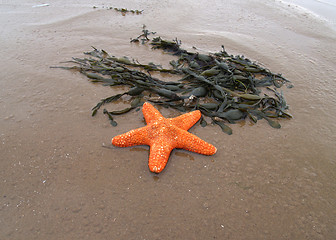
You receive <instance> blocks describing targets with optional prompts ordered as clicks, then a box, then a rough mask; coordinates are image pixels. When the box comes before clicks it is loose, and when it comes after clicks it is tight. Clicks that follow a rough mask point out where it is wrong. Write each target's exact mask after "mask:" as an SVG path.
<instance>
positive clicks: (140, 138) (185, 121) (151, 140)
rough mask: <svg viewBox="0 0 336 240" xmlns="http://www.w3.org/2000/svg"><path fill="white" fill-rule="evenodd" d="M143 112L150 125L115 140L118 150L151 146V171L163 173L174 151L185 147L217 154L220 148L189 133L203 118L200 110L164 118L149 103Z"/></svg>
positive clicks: (145, 104) (197, 151) (199, 151)
mask: <svg viewBox="0 0 336 240" xmlns="http://www.w3.org/2000/svg"><path fill="white" fill-rule="evenodd" d="M142 112H143V115H144V117H145V120H146V123H147V126H145V127H142V128H138V129H135V130H131V131H129V132H127V133H124V134H121V135H119V136H116V137H114V138H112V144H113V145H114V146H118V147H130V146H135V145H149V146H150V154H149V161H148V166H149V169H150V171H152V172H155V173H159V172H161V171H162V170H163V169H164V168H165V166H166V164H167V162H168V158H169V155H170V153H171V151H172V150H173V149H174V148H182V149H185V150H188V151H192V152H196V153H200V154H204V155H213V154H215V153H216V151H217V149H216V148H215V147H214V146H213V145H211V144H209V143H207V142H205V141H203V140H202V139H200V138H199V137H197V136H195V135H193V134H191V133H190V132H188V131H187V130H188V129H189V128H191V127H192V126H193V125H194V124H195V123H196V122H197V121H198V120H199V119H200V118H201V112H200V111H199V110H196V111H193V112H189V113H185V114H183V115H181V116H179V117H176V118H164V117H163V116H162V115H161V113H160V112H159V111H158V110H157V109H155V108H154V107H153V105H151V104H150V103H147V102H146V103H144V105H143V108H142Z"/></svg>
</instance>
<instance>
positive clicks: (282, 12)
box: [0, 0, 336, 240]
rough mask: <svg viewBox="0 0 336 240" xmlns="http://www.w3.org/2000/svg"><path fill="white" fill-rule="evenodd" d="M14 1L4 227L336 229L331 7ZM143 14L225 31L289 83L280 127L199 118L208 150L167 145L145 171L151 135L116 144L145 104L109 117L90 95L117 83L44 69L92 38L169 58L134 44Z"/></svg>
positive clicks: (0, 176)
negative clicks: (161, 165)
mask: <svg viewBox="0 0 336 240" xmlns="http://www.w3.org/2000/svg"><path fill="white" fill-rule="evenodd" d="M22 2H23V1H18V0H12V1H1V3H0V24H1V28H0V32H1V34H0V47H1V48H0V49H1V50H0V52H1V64H0V76H1V77H0V109H1V111H0V138H1V141H0V239H142V240H144V239H147V240H151V239H235V240H238V239H330V240H331V239H334V238H335V236H336V225H335V222H336V148H335V142H336V120H335V119H336V107H335V106H336V100H335V94H336V90H335V89H336V77H335V76H336V70H335V66H336V59H335V56H336V46H335V42H336V31H335V27H334V25H333V24H334V23H333V22H332V21H330V22H328V17H327V16H326V18H320V17H317V15H318V14H319V12H317V13H316V14H317V15H315V14H311V13H310V12H305V11H303V10H302V8H300V9H298V7H297V6H296V5H294V4H291V3H288V2H290V1H286V2H282V1H267V0H258V1H256V0H252V1H243V0H238V1H233V0H230V1H217V0H208V1H203V0H199V1H190V0H185V1H176V0H171V1H169V0H167V1H165V0H163V1H142V0H141V1H131V0H128V1H113V2H112V3H110V2H102V1H88V0H83V1H78V0H77V1H71V3H69V1H65V0H56V1H52V2H43V1H32V0H27V1H24V3H22ZM295 2H296V3H297V2H298V1H295ZM43 4H44V5H43ZM109 7H118V8H121V7H123V8H128V9H138V10H143V13H142V14H139V15H137V14H131V13H129V14H126V15H125V16H123V15H122V14H121V13H120V12H117V11H114V10H108V8H109ZM306 7H307V6H306ZM308 7H309V6H308ZM327 14H329V13H327ZM143 24H145V25H146V26H147V28H148V29H149V30H151V31H156V32H157V35H158V36H162V37H163V38H165V39H174V38H175V37H177V38H178V39H181V40H182V47H183V48H185V49H187V50H190V49H193V47H196V48H197V51H199V52H200V53H209V52H218V51H220V50H221V45H224V46H225V48H226V50H227V51H228V52H229V53H231V54H241V55H244V56H246V57H248V58H250V59H252V60H254V61H257V62H258V63H260V64H262V65H263V66H265V67H267V68H269V69H270V70H271V71H273V72H278V73H282V74H283V75H284V76H285V77H286V78H287V79H289V80H290V81H291V82H292V83H293V85H294V88H291V89H289V88H286V87H283V88H282V90H283V93H284V96H285V97H286V101H287V103H288V104H289V106H290V109H289V113H290V114H292V115H293V119H290V120H280V123H281V125H282V127H281V129H274V128H271V127H270V126H269V125H268V123H267V122H266V121H262V120H261V121H258V123H257V124H251V123H250V122H249V121H246V122H240V123H237V124H231V125H230V127H231V128H232V129H233V134H232V135H227V134H225V133H223V132H222V131H221V130H220V129H219V128H218V126H214V125H209V126H207V127H206V128H203V127H201V126H200V124H199V123H198V124H196V125H195V126H194V127H193V128H192V129H191V130H190V132H192V133H193V134H196V135H197V136H199V137H201V138H202V139H204V140H206V141H207V142H210V143H212V144H213V145H215V146H216V147H217V149H218V151H217V153H216V154H215V155H213V156H204V155H199V154H196V153H191V152H188V151H184V150H176V149H175V150H174V151H173V152H172V154H171V156H170V159H169V162H168V164H167V167H166V169H165V170H164V171H163V172H162V173H160V174H158V175H157V174H154V173H152V172H150V171H149V170H148V165H147V164H148V149H149V148H148V147H147V146H138V147H130V148H117V147H112V145H111V138H112V137H114V136H116V135H118V134H122V133H124V132H126V131H129V130H131V129H135V128H139V127H142V126H144V125H145V122H144V120H143V115H142V113H141V111H138V112H137V111H132V112H130V113H128V114H126V115H121V116H118V118H117V120H118V126H117V127H112V126H111V125H110V123H109V122H108V121H107V118H106V116H104V114H102V113H101V112H100V113H99V114H97V116H95V117H91V108H92V107H93V106H95V105H96V103H97V102H98V101H99V100H100V99H102V98H105V97H109V96H111V95H113V94H116V93H118V89H113V88H109V87H104V86H102V85H99V84H93V83H91V82H89V81H88V80H87V78H86V77H85V76H83V75H81V74H79V73H76V72H72V71H67V70H62V69H54V68H50V66H56V65H60V62H64V61H67V60H70V59H71V58H72V57H83V56H84V55H83V52H86V51H90V50H91V49H92V48H91V46H94V47H96V48H98V49H104V50H105V51H107V52H108V53H110V54H111V55H115V56H128V57H130V58H135V59H138V60H139V61H140V62H144V63H148V62H155V63H160V64H163V65H165V66H167V67H168V61H169V60H170V59H174V57H173V56H170V55H168V54H165V53H163V52H161V51H157V50H155V51H153V50H151V48H150V46H144V45H138V44H133V43H130V38H134V37H136V36H138V35H139V34H140V33H141V30H142V25H143ZM123 106H124V102H123V101H120V102H118V103H117V104H111V105H107V106H106V107H107V108H115V109H122V108H123ZM159 110H160V111H161V112H162V114H163V115H164V116H166V117H175V116H178V115H179V114H180V113H179V112H177V111H174V110H171V109H165V108H160V107H159ZM103 146H107V148H106V147H103Z"/></svg>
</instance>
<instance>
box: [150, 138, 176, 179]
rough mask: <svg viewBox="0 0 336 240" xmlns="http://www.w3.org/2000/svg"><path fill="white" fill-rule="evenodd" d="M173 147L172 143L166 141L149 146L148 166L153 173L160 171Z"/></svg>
mask: <svg viewBox="0 0 336 240" xmlns="http://www.w3.org/2000/svg"><path fill="white" fill-rule="evenodd" d="M173 149H174V147H173V146H172V145H167V144H166V143H165V144H163V143H159V142H158V143H154V144H152V145H151V146H150V152H149V160H148V167H149V170H150V171H152V172H155V173H159V172H161V171H162V170H163V169H164V168H165V166H166V164H167V162H168V159H169V156H170V153H171V151H172V150H173Z"/></svg>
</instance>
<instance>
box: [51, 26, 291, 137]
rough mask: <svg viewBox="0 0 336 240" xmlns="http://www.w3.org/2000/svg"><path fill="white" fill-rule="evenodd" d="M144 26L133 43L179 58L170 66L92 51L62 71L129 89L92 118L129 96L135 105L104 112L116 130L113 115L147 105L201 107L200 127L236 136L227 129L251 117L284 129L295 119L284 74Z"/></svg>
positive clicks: (192, 108)
mask: <svg viewBox="0 0 336 240" xmlns="http://www.w3.org/2000/svg"><path fill="white" fill-rule="evenodd" d="M154 34H156V33H155V32H150V31H148V30H147V29H146V26H145V25H144V26H143V30H142V33H141V34H140V35H139V36H138V37H136V38H133V39H131V41H130V42H131V43H137V42H141V43H142V44H150V45H151V46H152V49H160V50H162V51H164V52H166V53H169V54H172V55H174V56H176V60H173V61H171V62H170V66H171V68H169V69H166V68H162V66H161V65H159V64H154V63H152V62H151V63H148V64H141V63H139V62H138V61H136V60H134V59H132V60H130V59H129V58H127V57H116V56H113V55H110V54H108V53H107V52H106V51H104V50H98V49H96V48H94V47H93V50H92V51H89V52H85V53H84V54H85V55H86V56H88V57H85V58H72V60H71V61H68V62H70V63H75V64H76V65H75V66H72V67H64V66H60V67H57V68H63V69H72V70H76V71H79V72H80V73H81V74H84V75H85V76H86V77H88V79H89V80H90V81H91V82H95V83H101V84H103V85H104V86H111V87H113V86H120V85H122V86H126V87H127V88H128V90H127V91H125V92H123V93H120V94H116V95H113V96H110V97H108V98H105V99H102V100H101V101H99V102H98V103H97V105H96V106H94V107H93V108H92V116H94V115H95V114H96V113H97V111H98V110H99V109H100V108H101V107H102V106H103V105H105V104H107V103H110V102H114V101H116V100H118V99H120V98H122V97H123V96H124V95H128V96H130V98H129V99H130V100H129V101H130V104H131V105H130V107H128V108H126V109H124V110H121V111H107V110H106V109H104V114H106V115H107V116H108V118H109V120H110V122H111V125H112V126H117V123H116V121H115V120H114V118H113V116H115V115H120V114H125V113H127V112H130V111H132V110H133V109H139V107H141V106H142V104H143V103H144V102H145V101H150V102H153V103H156V104H158V105H161V106H164V107H167V108H174V109H177V110H179V111H181V112H188V111H192V110H195V109H198V110H200V111H201V112H202V115H203V116H202V119H201V121H200V122H201V125H202V126H203V127H205V126H207V122H206V119H205V116H206V117H209V118H210V119H211V120H212V123H213V124H216V125H218V126H219V127H220V128H221V129H222V130H223V132H225V133H227V134H232V129H231V128H230V127H229V126H228V125H227V123H229V124H233V123H236V122H237V121H243V120H245V119H250V120H251V122H252V123H256V122H257V121H258V120H260V119H265V120H266V121H267V122H268V123H269V125H270V126H271V127H273V128H280V127H281V125H280V123H279V122H278V121H277V119H280V118H292V116H291V115H290V114H289V113H288V112H287V111H288V105H287V103H286V101H285V98H284V96H283V93H282V91H281V92H278V90H277V89H279V88H281V87H282V86H283V85H287V87H288V88H291V87H293V85H292V84H291V82H290V81H289V80H287V79H286V78H285V77H283V76H282V75H281V74H278V73H272V72H271V71H270V70H269V69H267V68H265V67H263V66H261V65H260V64H258V63H256V62H253V61H251V60H250V59H248V58H246V57H244V56H242V55H237V56H234V55H229V54H228V53H227V52H226V50H225V48H224V46H223V45H222V49H221V50H220V51H219V52H216V53H210V54H201V53H199V52H191V51H187V50H185V49H182V48H181V41H180V40H178V39H177V38H175V39H174V40H172V41H169V40H164V39H162V38H161V37H154V38H152V39H151V38H150V36H151V35H154ZM153 72H164V73H167V74H170V75H177V76H179V77H180V79H179V80H178V81H164V80H160V79H158V78H155V77H153V76H152V75H153V74H152V73H153Z"/></svg>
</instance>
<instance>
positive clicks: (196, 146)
mask: <svg viewBox="0 0 336 240" xmlns="http://www.w3.org/2000/svg"><path fill="white" fill-rule="evenodd" d="M180 131H181V134H180V136H183V137H179V138H178V139H176V141H177V143H176V148H182V149H185V150H188V151H191V152H195V153H200V154H204V155H213V154H215V153H216V152H217V148H216V147H215V146H213V145H211V144H210V143H207V142H206V141H204V140H202V139H200V138H199V137H197V136H195V135H194V134H191V133H190V132H187V131H185V130H180ZM182 131H183V132H184V133H182Z"/></svg>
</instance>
